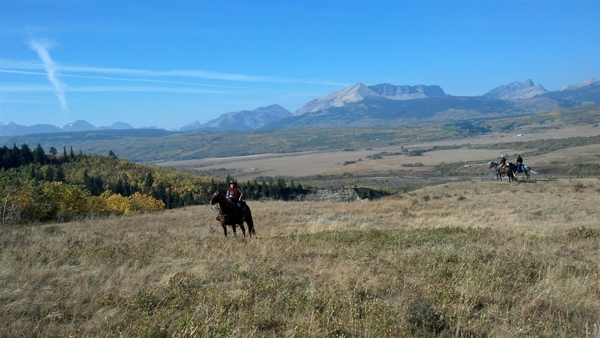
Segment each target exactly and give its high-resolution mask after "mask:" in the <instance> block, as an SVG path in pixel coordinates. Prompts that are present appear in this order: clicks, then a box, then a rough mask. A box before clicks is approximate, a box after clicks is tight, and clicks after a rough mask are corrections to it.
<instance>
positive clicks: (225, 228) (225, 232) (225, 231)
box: [221, 223, 227, 237]
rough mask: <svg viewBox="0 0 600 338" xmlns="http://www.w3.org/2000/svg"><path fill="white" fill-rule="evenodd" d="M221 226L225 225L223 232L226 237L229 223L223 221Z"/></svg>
mask: <svg viewBox="0 0 600 338" xmlns="http://www.w3.org/2000/svg"><path fill="white" fill-rule="evenodd" d="M221 226H222V227H223V233H224V234H225V237H227V225H225V223H221Z"/></svg>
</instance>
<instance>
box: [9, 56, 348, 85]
mask: <svg viewBox="0 0 600 338" xmlns="http://www.w3.org/2000/svg"><path fill="white" fill-rule="evenodd" d="M1 61H2V62H1V63H2V69H3V70H35V69H40V65H39V64H35V63H33V62H29V61H15V60H1ZM56 70H58V71H60V72H61V76H65V77H67V76H75V75H67V74H104V75H108V74H110V75H119V76H124V77H136V79H134V80H135V81H142V80H143V79H142V78H160V77H163V78H197V79H205V80H222V81H232V82H246V83H250V82H253V83H299V84H315V85H326V86H336V87H340V86H344V87H345V86H348V85H349V84H348V83H340V82H338V81H329V80H321V79H296V78H286V77H274V76H260V75H246V74H235V73H223V72H217V71H206V70H193V69H191V70H190V69H188V70H186V69H183V70H181V69H180V70H165V71H156V70H144V69H128V68H104V67H80V66H56ZM80 76H81V75H80ZM122 80H125V79H122Z"/></svg>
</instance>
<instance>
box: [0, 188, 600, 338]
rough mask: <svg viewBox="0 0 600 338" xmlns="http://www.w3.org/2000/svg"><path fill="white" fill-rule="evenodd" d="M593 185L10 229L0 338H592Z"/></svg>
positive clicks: (598, 267)
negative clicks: (248, 215)
mask: <svg viewBox="0 0 600 338" xmlns="http://www.w3.org/2000/svg"><path fill="white" fill-rule="evenodd" d="M599 203H600V180H598V179H574V180H557V181H534V182H527V183H525V182H523V183H514V184H509V183H507V182H464V183H453V184H446V185H439V186H435V187H429V188H425V189H421V190H417V191H415V192H412V193H409V194H402V195H395V196H392V197H388V198H384V199H380V200H374V201H366V202H356V203H309V202H253V203H250V207H251V208H252V210H253V214H254V215H255V217H254V218H255V222H256V227H257V232H258V237H255V238H252V239H249V238H241V237H237V238H236V237H228V238H224V237H223V234H222V230H221V228H220V226H218V223H217V222H216V221H214V216H215V213H214V212H213V211H212V210H211V209H210V207H208V206H197V207H187V208H183V209H177V210H168V211H165V212H161V213H154V214H144V215H136V216H127V217H116V218H110V219H102V220H93V221H85V222H71V223H62V224H53V225H45V226H36V227H18V228H8V227H3V228H2V229H1V234H0V235H1V237H0V238H1V240H2V265H1V266H0V269H1V270H0V271H1V274H2V283H3V285H2V288H1V289H0V301H1V303H2V307H1V309H0V311H1V317H2V322H1V328H0V332H2V335H3V336H77V337H113V336H125V337H134V336H135V337H223V336H228V337H280V336H295V337H434V336H441V337H456V336H458V337H508V336H511V337H535V336H539V337H599V336H600V279H599V277H598V276H599V274H600V263H599V262H600V226H599V225H598V208H597V206H598V205H599Z"/></svg>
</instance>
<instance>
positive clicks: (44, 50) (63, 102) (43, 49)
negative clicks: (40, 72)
mask: <svg viewBox="0 0 600 338" xmlns="http://www.w3.org/2000/svg"><path fill="white" fill-rule="evenodd" d="M27 45H28V46H29V48H31V49H33V50H34V51H35V52H36V53H37V55H38V57H39V58H40V60H42V62H43V63H44V68H45V69H46V73H47V75H48V80H50V83H51V84H52V86H53V87H54V94H55V95H56V97H58V100H59V101H60V106H61V107H62V109H63V110H65V111H66V110H68V109H67V99H66V97H65V89H64V85H63V84H62V83H61V82H60V81H59V80H58V77H57V74H56V70H57V67H56V64H55V63H54V61H52V58H51V57H50V53H49V52H48V50H49V49H50V47H51V46H50V44H49V43H47V42H44V41H38V40H31V41H29V42H28V43H27Z"/></svg>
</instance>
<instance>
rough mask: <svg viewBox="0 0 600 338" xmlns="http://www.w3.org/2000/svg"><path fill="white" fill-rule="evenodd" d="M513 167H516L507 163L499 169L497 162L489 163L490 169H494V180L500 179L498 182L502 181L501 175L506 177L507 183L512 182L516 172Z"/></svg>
mask: <svg viewBox="0 0 600 338" xmlns="http://www.w3.org/2000/svg"><path fill="white" fill-rule="evenodd" d="M515 167H516V166H515V165H514V164H513V163H512V162H509V163H508V164H507V165H506V166H505V167H503V168H499V167H498V162H496V161H492V162H490V169H492V168H496V179H500V181H502V175H506V176H508V181H509V182H511V181H514V180H515V174H514V171H515V170H516V169H515Z"/></svg>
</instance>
